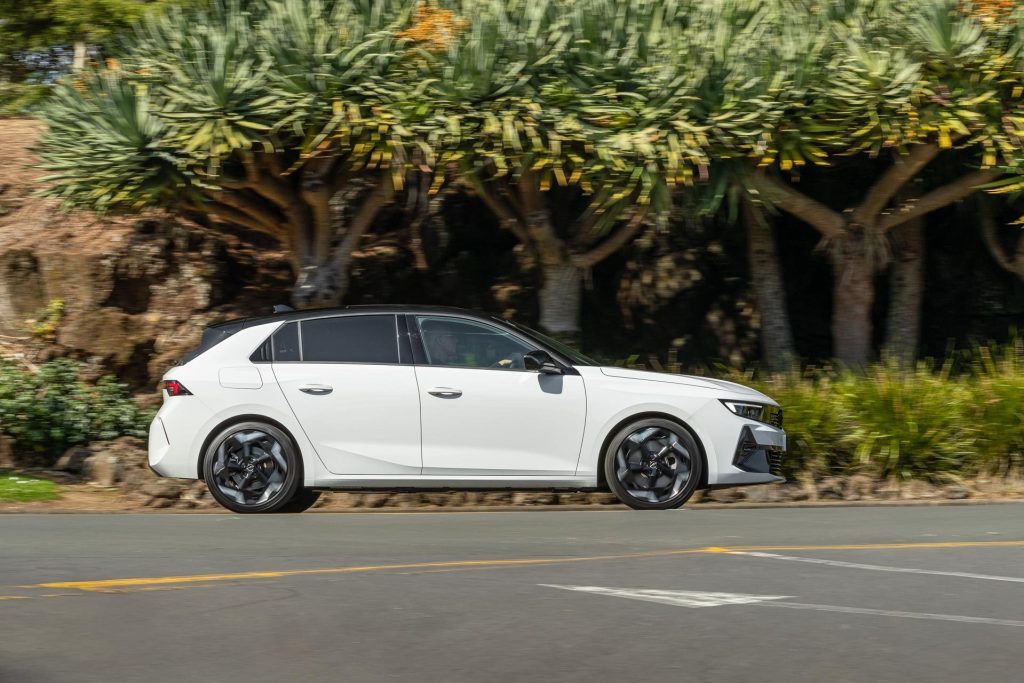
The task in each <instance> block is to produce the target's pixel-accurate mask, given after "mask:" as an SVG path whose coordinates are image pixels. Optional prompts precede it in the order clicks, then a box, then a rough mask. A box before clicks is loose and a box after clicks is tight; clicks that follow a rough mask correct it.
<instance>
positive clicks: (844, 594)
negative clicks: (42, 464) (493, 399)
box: [0, 504, 1024, 683]
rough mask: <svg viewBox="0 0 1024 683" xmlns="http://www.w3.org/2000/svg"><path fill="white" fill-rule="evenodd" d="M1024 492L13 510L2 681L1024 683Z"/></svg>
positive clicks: (6, 526)
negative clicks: (973, 500)
mask: <svg viewBox="0 0 1024 683" xmlns="http://www.w3.org/2000/svg"><path fill="white" fill-rule="evenodd" d="M1022 672H1024V505H1022V504H1004V505H978V506H958V507H876V508H866V507H864V508H824V509H821V508H818V509H807V508H803V509H759V510H757V509H754V510H685V509H684V510H680V511H673V512H665V513H653V512H633V511H625V510H595V511H586V512H565V511H557V510H536V511H522V512H503V513H498V512H483V513H467V512H458V513H434V514H415V513H412V514H395V513H386V514H362V515H350V514H305V515H292V516H250V517H241V516H234V515H115V514H97V515H88V514H76V515H63V514H47V515H27V514H26V515H20V514H19V515H0V681H2V682H3V683H8V682H21V681H46V682H58V681H60V682H63V681H117V682H121V681H176V682H177V681H186V680H210V681H228V680H231V681H240V680H245V681H319V680H323V681H346V682H347V681H391V680H404V681H443V682H445V683H452V682H454V681H473V682H480V681H532V680H544V681H593V680H667V681H680V680H693V681H735V680H756V681H794V680H808V681H810V680H813V681H821V680H829V681H906V680H929V681H954V680H983V681H1011V680H1014V681H1019V680H1021V676H1024V673H1022Z"/></svg>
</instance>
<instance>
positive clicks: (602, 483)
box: [597, 410, 708, 491]
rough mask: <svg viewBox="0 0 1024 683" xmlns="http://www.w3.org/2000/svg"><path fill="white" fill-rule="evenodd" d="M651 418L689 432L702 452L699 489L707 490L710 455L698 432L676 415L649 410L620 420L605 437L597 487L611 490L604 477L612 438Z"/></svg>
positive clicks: (599, 459)
mask: <svg viewBox="0 0 1024 683" xmlns="http://www.w3.org/2000/svg"><path fill="white" fill-rule="evenodd" d="M650 418H658V419H660V420H668V421H669V422H674V423H675V424H677V425H679V426H680V427H682V428H683V429H685V430H686V431H687V433H688V434H689V435H690V436H691V437H693V441H694V443H696V444H697V450H698V451H699V452H700V460H701V465H702V467H701V468H700V479H699V480H698V481H697V489H698V490H699V489H703V488H707V485H708V454H707V451H706V450H705V448H704V444H703V442H701V440H700V437H699V436H697V432H695V431H694V430H693V428H692V427H691V426H690V425H688V424H686V422H684V421H683V420H680V419H679V418H678V417H676V416H675V415H670V414H669V413H662V412H658V411H656V410H648V411H645V412H642V413H636V414H634V415H630V416H628V417H625V418H623V419H621V420H619V422H618V423H616V424H615V425H614V426H613V427H612V428H611V429H609V430H608V433H607V434H605V435H604V439H602V440H601V450H600V452H599V453H598V458H597V487H598V488H599V489H601V490H602V491H607V490H609V487H608V480H607V479H606V478H605V475H604V459H605V456H606V455H607V453H608V446H609V445H610V444H611V442H612V438H613V437H614V436H615V435H616V434H618V433H619V430H621V429H622V428H623V427H625V426H626V425H628V424H629V423H631V422H636V421H637V420H647V419H650Z"/></svg>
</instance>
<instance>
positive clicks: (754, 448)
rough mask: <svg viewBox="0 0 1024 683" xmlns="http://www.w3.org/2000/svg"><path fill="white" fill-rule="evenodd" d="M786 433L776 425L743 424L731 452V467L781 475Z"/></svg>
mask: <svg viewBox="0 0 1024 683" xmlns="http://www.w3.org/2000/svg"><path fill="white" fill-rule="evenodd" d="M785 452H786V433H785V432H783V431H782V430H781V429H779V428H777V427H764V428H761V426H758V425H753V426H752V425H744V427H743V429H742V431H741V432H740V440H739V443H738V444H737V445H736V452H735V453H734V454H733V458H732V465H733V467H735V468H737V469H739V470H743V471H744V472H752V473H754V474H770V475H773V476H776V477H781V476H782V456H783V454H784V453H785Z"/></svg>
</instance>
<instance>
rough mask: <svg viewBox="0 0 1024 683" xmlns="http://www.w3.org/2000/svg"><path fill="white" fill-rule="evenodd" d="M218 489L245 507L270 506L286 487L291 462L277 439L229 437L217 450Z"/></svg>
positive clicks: (215, 472) (250, 435)
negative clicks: (271, 498)
mask: <svg viewBox="0 0 1024 683" xmlns="http://www.w3.org/2000/svg"><path fill="white" fill-rule="evenodd" d="M212 469H213V475H214V482H213V483H214V485H216V486H217V488H218V489H219V490H220V491H221V493H223V494H224V495H225V496H227V497H229V498H231V499H232V500H234V501H235V502H237V503H240V504H243V505H256V504H260V503H263V502H266V501H267V500H268V499H270V497H271V496H273V495H274V494H275V493H277V491H279V490H280V489H281V487H282V486H284V482H285V478H286V475H287V473H288V467H287V461H286V460H285V457H284V455H283V451H282V449H281V445H280V444H279V443H278V442H277V440H276V439H274V438H273V437H271V436H270V435H269V434H266V433H264V432H261V431H256V430H247V431H243V432H238V433H236V434H232V435H231V436H229V437H228V438H227V439H226V440H225V441H224V443H223V444H221V446H220V448H218V449H217V455H216V459H215V461H214V463H213V468H212Z"/></svg>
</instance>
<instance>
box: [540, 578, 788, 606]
mask: <svg viewBox="0 0 1024 683" xmlns="http://www.w3.org/2000/svg"><path fill="white" fill-rule="evenodd" d="M539 585H541V586H545V587H547V588H561V589H562V590H567V591H580V592H582V593H597V594H599V595H610V596H613V597H616V598H629V599H630V600H645V601H647V602H661V603H664V604H666V605H675V606H676V607H719V606H721V605H752V604H755V603H758V602H764V601H765V600H785V599H786V598H792V597H794V596H792V595H746V594H744V593H702V592H697V591H662V590H645V589H636V588H603V587H601V586H560V585H557V584H552V583H542V584H539Z"/></svg>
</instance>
